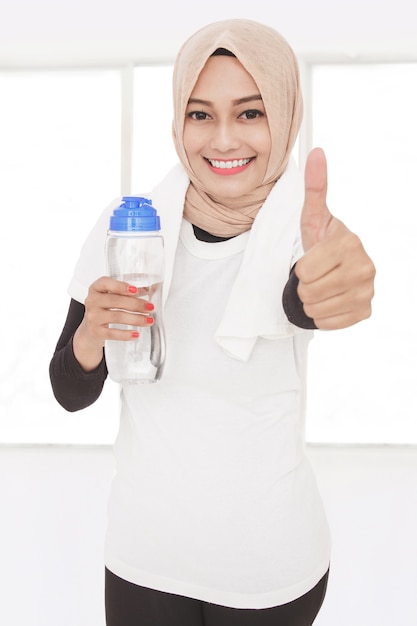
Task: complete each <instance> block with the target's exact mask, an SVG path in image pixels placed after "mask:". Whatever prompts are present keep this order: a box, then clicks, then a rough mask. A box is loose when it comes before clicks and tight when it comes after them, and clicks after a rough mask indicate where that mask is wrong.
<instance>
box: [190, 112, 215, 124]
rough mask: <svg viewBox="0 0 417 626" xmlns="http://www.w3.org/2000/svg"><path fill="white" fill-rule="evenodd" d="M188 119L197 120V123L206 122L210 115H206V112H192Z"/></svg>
mask: <svg viewBox="0 0 417 626" xmlns="http://www.w3.org/2000/svg"><path fill="white" fill-rule="evenodd" d="M187 117H188V118H189V119H191V120H196V121H198V122H199V121H204V120H208V119H209V118H210V116H209V114H208V113H205V112H204V111H190V112H189V113H187Z"/></svg>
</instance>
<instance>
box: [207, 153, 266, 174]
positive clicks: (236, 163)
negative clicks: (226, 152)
mask: <svg viewBox="0 0 417 626" xmlns="http://www.w3.org/2000/svg"><path fill="white" fill-rule="evenodd" d="M254 158H255V157H250V158H249V159H232V160H230V161H218V160H217V159H207V158H206V159H205V160H206V161H207V163H208V165H209V168H210V169H211V171H212V172H215V173H216V174H219V175H220V176H232V175H234V174H239V173H240V172H243V171H244V170H246V169H247V168H248V167H249V165H250V164H251V163H252V161H253V160H254Z"/></svg>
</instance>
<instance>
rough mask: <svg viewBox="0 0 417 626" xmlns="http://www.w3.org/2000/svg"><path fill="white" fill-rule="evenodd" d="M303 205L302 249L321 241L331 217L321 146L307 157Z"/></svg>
mask: <svg viewBox="0 0 417 626" xmlns="http://www.w3.org/2000/svg"><path fill="white" fill-rule="evenodd" d="M304 186H305V195H304V205H303V210H302V213H301V233H302V237H303V245H304V250H309V249H310V248H311V247H312V246H313V245H314V244H316V243H318V242H319V241H321V240H322V239H323V237H324V234H325V232H326V228H327V226H328V224H329V222H330V220H331V218H332V215H331V213H330V211H329V209H328V208H327V204H326V198H327V162H326V157H325V155H324V152H323V150H322V149H321V148H315V149H314V150H312V151H311V152H310V154H309V155H308V157H307V162H306V167H305V174H304Z"/></svg>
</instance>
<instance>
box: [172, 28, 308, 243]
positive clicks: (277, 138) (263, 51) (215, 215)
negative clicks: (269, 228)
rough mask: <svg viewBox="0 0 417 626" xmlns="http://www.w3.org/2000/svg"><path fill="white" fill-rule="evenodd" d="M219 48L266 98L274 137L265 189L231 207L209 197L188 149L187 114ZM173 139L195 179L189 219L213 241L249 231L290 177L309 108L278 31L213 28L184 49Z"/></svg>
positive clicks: (176, 71)
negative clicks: (278, 184)
mask: <svg viewBox="0 0 417 626" xmlns="http://www.w3.org/2000/svg"><path fill="white" fill-rule="evenodd" d="M217 48H226V49H227V50H229V51H230V52H232V53H233V54H234V55H235V56H236V57H237V59H238V60H239V61H240V63H241V64H242V65H243V67H244V68H245V69H246V70H247V71H248V72H249V74H251V76H252V78H253V79H254V81H255V82H256V84H257V86H258V88H259V91H260V93H261V96H262V99H263V102H264V105H265V109H266V114H267V117H268V123H269V128H270V132H271V143H272V147H271V154H270V157H269V162H268V167H267V171H266V175H265V178H264V180H263V181H262V184H261V185H260V186H259V187H258V188H256V189H254V190H253V191H252V192H251V193H249V194H247V195H246V196H242V197H241V198H239V199H238V200H236V201H234V202H229V203H228V204H227V205H225V204H222V202H221V200H220V198H216V197H215V195H213V194H211V195H210V194H209V193H208V192H207V190H206V189H205V188H204V185H203V184H202V183H201V181H200V180H199V179H198V178H197V177H196V175H195V174H194V172H193V171H192V169H191V167H190V164H189V162H188V159H187V155H186V152H185V149H184V144H183V129H184V118H185V109H186V107H187V103H188V100H189V97H190V95H191V92H192V90H193V88H194V85H195V84H196V82H197V79H198V76H199V74H200V72H201V70H202V69H203V67H204V65H205V63H206V61H207V59H208V58H209V57H210V56H211V55H212V53H213V52H214V51H215V50H217ZM173 97H174V121H173V136H174V144H175V149H176V151H177V154H178V157H179V159H180V161H181V163H182V164H183V166H184V167H185V169H186V171H187V172H188V175H189V177H190V181H191V183H190V185H189V187H188V191H187V195H186V199H185V206H184V216H185V217H186V219H188V220H189V221H190V222H191V223H193V224H195V225H197V226H199V227H200V228H203V229H204V230H206V231H208V232H210V233H212V234H213V235H218V236H223V237H228V236H233V235H238V234H240V233H242V232H245V231H247V230H249V229H250V228H251V226H252V223H253V220H254V219H255V217H256V214H257V213H258V211H259V209H260V208H261V206H262V204H263V203H264V201H265V199H266V197H267V196H268V194H269V192H270V190H271V188H272V187H273V185H274V184H275V183H276V181H277V180H278V179H279V178H280V176H281V174H282V173H283V172H284V171H285V168H286V166H287V163H288V159H289V157H290V154H291V150H292V148H293V146H294V143H295V140H296V138H297V134H298V131H299V128H300V125H301V120H302V113H303V103H302V96H301V91H300V80H299V69H298V63H297V60H296V57H295V54H294V52H293V50H292V49H291V47H290V46H289V45H288V43H287V42H286V40H285V39H284V38H283V37H282V36H281V35H280V34H279V33H278V32H277V31H276V30H274V29H273V28H271V27H269V26H265V25H263V24H259V23H257V22H254V21H251V20H246V19H229V20H224V21H220V22H215V23H213V24H209V25H208V26H205V27H204V28H202V29H200V30H198V31H197V32H196V33H194V35H192V36H191V37H190V38H189V39H188V40H187V41H186V42H185V43H184V45H183V46H182V48H181V49H180V51H179V53H178V56H177V59H176V63H175V67H174V74H173Z"/></svg>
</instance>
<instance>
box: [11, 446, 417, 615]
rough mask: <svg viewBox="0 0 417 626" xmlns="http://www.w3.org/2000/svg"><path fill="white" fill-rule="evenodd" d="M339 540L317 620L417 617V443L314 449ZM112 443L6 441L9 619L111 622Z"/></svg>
mask: <svg viewBox="0 0 417 626" xmlns="http://www.w3.org/2000/svg"><path fill="white" fill-rule="evenodd" d="M308 454H309V456H310V458H311V461H312V463H313V465H314V467H315V469H316V473H317V477H318V480H319V485H320V488H321V491H322V495H323V498H324V501H325V506H326V508H327V512H328V517H329V522H330V526H331V529H332V535H333V556H332V565H331V576H330V580H329V587H328V593H327V597H326V601H325V604H324V606H323V609H322V612H321V614H320V616H319V618H318V619H317V621H316V624H317V626H415V625H416V624H417V593H416V591H417V541H416V528H417V448H413V447H411V448H407V447H382V448H381V447H356V448H355V447H341V448H337V447H336V448H335V447H323V446H314V447H310V448H309V450H308ZM112 475H113V457H112V452H111V449H110V448H107V447H102V448H89V447H86V448H77V447H60V446H49V447H48V446H46V447H43V446H37V447H3V448H1V447H0V493H1V494H2V497H1V502H2V506H1V515H0V555H1V567H0V590H1V601H0V624H4V625H5V626H6V625H7V626H23V625H25V626H26V625H28V626H29V625H30V626H104V610H103V557H102V552H103V537H104V532H105V520H106V502H107V496H108V492H109V486H110V481H111V477H112Z"/></svg>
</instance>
